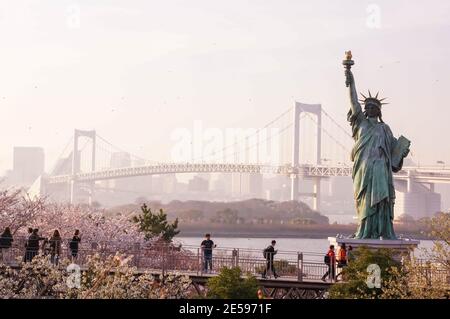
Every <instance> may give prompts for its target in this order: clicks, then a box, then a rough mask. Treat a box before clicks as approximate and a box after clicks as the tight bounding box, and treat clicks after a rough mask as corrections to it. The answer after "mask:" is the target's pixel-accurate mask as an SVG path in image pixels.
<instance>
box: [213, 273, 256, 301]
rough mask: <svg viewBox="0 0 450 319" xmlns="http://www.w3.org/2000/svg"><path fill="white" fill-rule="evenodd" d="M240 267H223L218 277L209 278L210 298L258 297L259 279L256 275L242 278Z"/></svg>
mask: <svg viewBox="0 0 450 319" xmlns="http://www.w3.org/2000/svg"><path fill="white" fill-rule="evenodd" d="M241 276H242V271H241V269H240V268H239V267H234V268H227V267H225V268H223V269H222V270H221V272H220V274H219V275H218V276H216V277H212V278H210V279H208V283H207V287H208V294H207V296H208V298H212V299H256V298H257V291H258V281H257V280H256V278H255V277H254V276H250V275H249V276H247V278H241Z"/></svg>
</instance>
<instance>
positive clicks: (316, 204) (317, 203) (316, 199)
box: [313, 177, 320, 211]
mask: <svg viewBox="0 0 450 319" xmlns="http://www.w3.org/2000/svg"><path fill="white" fill-rule="evenodd" d="M313 189H314V190H313V192H314V199H313V209H314V210H316V211H319V209H320V177H315V178H314V186H313Z"/></svg>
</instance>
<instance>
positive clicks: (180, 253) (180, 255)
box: [0, 237, 450, 284]
mask: <svg viewBox="0 0 450 319" xmlns="http://www.w3.org/2000/svg"><path fill="white" fill-rule="evenodd" d="M26 242H27V241H26V239H25V238H24V237H22V238H21V237H18V238H15V239H14V242H13V245H12V247H11V248H7V249H0V263H2V262H3V263H4V264H7V265H9V266H18V265H19V264H20V262H21V261H30V260H31V259H33V258H34V257H35V256H36V255H38V254H41V255H42V254H44V255H49V257H50V260H51V261H52V262H53V263H54V264H58V263H59V262H60V261H61V260H62V259H65V258H68V259H69V260H71V261H72V262H73V263H76V264H78V265H79V266H80V267H83V266H84V267H86V266H87V262H88V260H89V258H90V257H91V256H94V255H97V254H98V255H99V256H100V257H101V258H102V259H106V257H108V256H111V255H115V254H116V253H122V254H126V255H129V256H132V259H131V261H130V265H131V266H134V267H136V268H137V269H138V271H150V272H159V273H162V274H165V273H169V272H170V273H173V272H178V273H183V274H189V275H198V276H211V275H215V274H218V273H219V272H220V271H221V270H222V269H223V268H224V267H227V268H232V267H239V268H240V269H241V270H242V273H243V274H244V275H246V274H250V275H255V276H261V275H263V274H265V275H266V278H274V277H275V275H277V276H280V277H281V280H283V279H285V280H291V281H294V280H295V281H299V282H302V281H319V280H321V279H323V276H324V275H325V274H326V273H327V271H328V270H329V269H330V270H331V271H330V272H329V274H328V276H327V279H328V280H329V281H331V282H334V281H335V280H336V276H337V275H338V274H339V270H341V269H340V268H338V267H337V265H336V264H334V265H333V263H330V265H327V264H325V263H324V262H323V254H322V253H313V252H297V251H280V250H279V251H278V252H277V253H276V254H275V255H274V258H273V262H271V261H270V258H265V257H264V256H263V250H262V249H261V250H259V249H243V248H235V247H220V248H214V249H212V253H211V255H209V254H205V251H204V250H203V249H202V248H200V247H198V246H190V245H178V246H177V245H174V244H162V243H149V242H112V241H99V242H92V241H82V242H81V243H80V244H79V247H78V250H73V249H71V248H70V244H69V243H70V239H63V240H61V245H60V249H59V250H58V251H55V250H53V251H52V249H42V245H40V247H39V250H30V249H26V248H25V243H26ZM209 256H211V257H209ZM430 265H432V264H430V261H423V260H419V261H418V267H420V269H421V270H422V272H423V273H424V275H425V277H426V278H427V282H428V281H429V282H433V281H435V280H439V281H441V282H446V283H447V284H449V283H450V274H449V273H448V271H446V269H436V267H431V266H430ZM333 273H334V274H333Z"/></svg>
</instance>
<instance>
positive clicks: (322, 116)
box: [29, 102, 450, 210]
mask: <svg viewBox="0 0 450 319" xmlns="http://www.w3.org/2000/svg"><path fill="white" fill-rule="evenodd" d="M349 132H350V128H349V127H347V128H344V127H342V126H341V125H340V124H339V123H338V122H337V121H336V120H335V119H334V118H333V117H332V116H330V115H329V113H327V112H326V111H325V110H324V109H323V108H322V106H321V105H320V104H305V103H299V102H296V103H295V105H294V106H293V107H291V108H289V109H288V110H286V111H284V112H283V113H281V114H280V115H278V116H276V117H275V118H274V119H272V120H271V121H270V122H268V123H267V124H265V125H263V126H262V127H261V128H259V129H254V130H247V131H246V132H244V133H242V132H240V133H239V134H235V135H234V136H233V138H232V140H231V141H226V143H223V142H222V143H218V144H217V145H218V146H217V145H216V147H210V148H209V149H210V150H209V151H208V150H205V151H201V152H200V153H201V154H200V155H199V156H191V157H190V158H189V159H185V158H184V159H183V160H172V161H168V162H161V161H156V160H151V159H145V158H143V157H141V156H137V155H134V154H131V153H130V152H127V151H124V150H123V149H121V148H119V147H117V146H115V145H114V144H113V143H111V142H109V141H108V140H107V139H105V138H103V137H101V136H100V135H98V134H97V133H96V131H95V130H91V131H84V130H75V132H74V135H73V137H71V138H70V139H69V141H68V143H67V145H66V147H65V148H64V150H63V151H62V153H61V156H60V157H59V158H58V160H57V162H56V164H55V166H54V168H53V169H52V171H51V172H50V173H49V174H48V175H45V176H41V177H39V178H38V180H37V181H36V182H35V183H34V184H33V185H32V187H31V188H30V190H29V193H30V194H34V195H46V194H51V193H52V190H54V189H55V188H56V187H59V188H61V187H62V188H63V189H64V190H65V191H67V193H68V198H69V199H70V202H71V203H76V202H77V193H79V191H80V189H85V190H86V189H87V190H88V194H89V199H90V200H92V196H93V194H94V190H95V187H96V182H97V181H102V180H117V179H123V178H131V177H137V176H147V175H162V174H185V173H243V174H273V175H283V176H286V177H289V178H290V198H291V200H297V199H299V197H300V196H311V197H313V208H314V209H316V210H318V209H319V203H320V193H321V189H320V181H321V179H324V178H330V177H335V176H351V174H352V164H351V162H350V152H351V151H350V150H351V147H352V144H353V142H354V141H353V139H352V137H351V135H350V133H349ZM194 142H195V141H194ZM115 153H120V154H126V160H125V162H126V163H123V161H122V163H115V162H120V160H116V161H114V154H115ZM195 155H198V154H195ZM394 178H395V179H396V181H397V182H398V183H403V184H405V188H406V190H407V191H410V190H411V189H412V188H413V187H414V186H417V185H419V186H420V187H422V188H424V187H426V189H427V190H429V191H434V185H435V184H436V183H450V169H445V168H443V167H412V166H409V167H408V166H407V167H404V168H403V170H402V171H400V172H398V173H396V174H394ZM303 179H310V180H313V192H312V193H301V192H300V189H301V181H302V180H303Z"/></svg>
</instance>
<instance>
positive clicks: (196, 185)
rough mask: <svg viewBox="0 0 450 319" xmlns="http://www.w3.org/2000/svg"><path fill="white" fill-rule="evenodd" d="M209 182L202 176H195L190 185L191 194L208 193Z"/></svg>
mask: <svg viewBox="0 0 450 319" xmlns="http://www.w3.org/2000/svg"><path fill="white" fill-rule="evenodd" d="M208 189H209V182H208V180H207V179H204V178H202V177H200V176H194V177H193V178H192V179H191V180H189V183H188V191H190V192H207V191H208Z"/></svg>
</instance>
